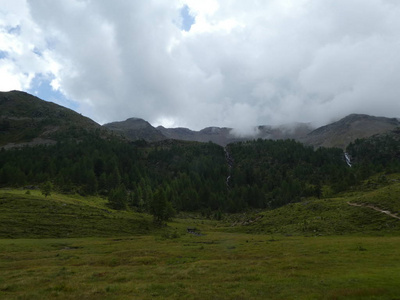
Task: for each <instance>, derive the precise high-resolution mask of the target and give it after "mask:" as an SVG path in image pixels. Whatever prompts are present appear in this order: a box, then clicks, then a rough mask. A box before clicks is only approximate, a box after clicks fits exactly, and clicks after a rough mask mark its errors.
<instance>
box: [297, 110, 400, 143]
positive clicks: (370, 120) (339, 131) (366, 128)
mask: <svg viewBox="0 0 400 300" xmlns="http://www.w3.org/2000/svg"><path fill="white" fill-rule="evenodd" d="M399 126H400V121H399V120H398V119H396V118H385V117H374V116H369V115H363V114H351V115H349V116H347V117H345V118H343V119H341V120H339V121H337V122H334V123H331V124H328V125H326V126H322V127H319V128H317V129H315V130H314V131H312V132H310V133H309V134H307V135H306V136H305V137H304V138H301V139H300V141H302V142H303V143H305V144H308V145H312V146H314V147H338V148H342V149H345V148H346V147H347V145H349V144H350V143H351V142H353V141H355V140H356V139H360V138H367V137H371V136H373V135H376V134H383V133H386V132H389V131H392V130H394V129H395V128H396V127H399Z"/></svg>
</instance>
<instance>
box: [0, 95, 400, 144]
mask: <svg viewBox="0 0 400 300" xmlns="http://www.w3.org/2000/svg"><path fill="white" fill-rule="evenodd" d="M399 126H400V121H399V120H398V119H396V118H385V117H374V116H369V115H362V114H352V115H349V116H347V117H345V118H343V119H341V120H339V121H337V122H334V123H331V124H328V125H325V126H322V127H319V128H317V129H315V130H313V128H312V127H311V126H310V125H309V124H304V123H295V124H286V125H281V126H267V125H264V126H258V127H254V128H253V131H252V134H243V133H241V132H240V131H238V130H236V129H232V128H226V127H222V128H221V127H207V128H204V129H202V130H200V131H194V130H190V129H188V128H165V127H162V126H159V127H157V128H155V127H153V126H152V125H151V124H150V123H148V122H147V121H145V120H143V119H139V118H130V119H127V120H125V121H121V122H112V123H108V124H105V125H103V126H100V125H99V124H97V123H96V122H94V121H92V120H91V119H89V118H87V117H84V116H82V115H80V114H78V113H76V112H74V111H73V110H70V109H68V108H65V107H63V106H60V105H57V104H55V103H52V102H47V101H44V100H41V99H39V98H37V97H35V96H33V95H30V94H28V93H25V92H20V91H11V92H0V147H4V148H11V147H15V146H17V145H18V146H21V145H26V144H29V145H37V144H53V143H55V142H56V141H57V140H60V139H63V138H75V139H79V137H80V136H82V135H84V134H85V133H87V132H88V131H91V130H98V131H100V132H102V134H103V136H104V135H105V136H108V132H109V130H111V131H113V132H117V133H119V134H121V135H122V136H124V137H125V138H127V139H128V140H133V141H134V140H141V139H143V140H146V141H148V142H156V141H162V140H167V139H175V140H183V141H196V142H205V143H206V142H213V143H215V144H218V145H221V146H226V145H227V144H230V143H233V142H239V141H248V140H254V139H271V140H278V139H294V140H297V141H301V142H302V143H304V144H307V145H311V146H314V147H339V148H342V149H345V148H346V147H347V145H348V144H349V143H350V142H352V141H354V140H356V139H359V138H366V137H370V136H373V135H376V134H382V133H386V132H389V131H391V130H394V129H395V128H396V127H399ZM102 128H103V129H104V130H102Z"/></svg>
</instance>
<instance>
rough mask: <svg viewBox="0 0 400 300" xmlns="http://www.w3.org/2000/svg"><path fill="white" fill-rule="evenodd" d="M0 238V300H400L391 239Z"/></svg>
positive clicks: (399, 270)
mask: <svg viewBox="0 0 400 300" xmlns="http://www.w3.org/2000/svg"><path fill="white" fill-rule="evenodd" d="M178 233H179V234H180V237H177V238H174V239H170V238H162V237H161V236H148V235H147V236H132V237H124V238H78V239H16V240H10V239H3V240H0V298H2V299H49V298H59V299H361V298H362V299H398V298H399V295H400V285H399V282H400V261H399V256H398V254H399V247H400V238H399V237H355V236H353V237H309V238H307V237H282V236H279V237H276V236H270V235H251V234H231V233H226V232H208V231H204V233H205V235H203V236H194V235H191V234H186V233H184V232H181V231H179V232H178Z"/></svg>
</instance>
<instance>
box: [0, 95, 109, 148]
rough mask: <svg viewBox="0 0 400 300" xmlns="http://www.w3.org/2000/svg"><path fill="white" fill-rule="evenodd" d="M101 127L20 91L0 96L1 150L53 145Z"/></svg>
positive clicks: (69, 111) (72, 112)
mask: <svg viewBox="0 0 400 300" xmlns="http://www.w3.org/2000/svg"><path fill="white" fill-rule="evenodd" d="M100 128H101V126H100V125H99V124H97V123H96V122H94V121H92V120H91V119H89V118H86V117H84V116H82V115H80V114H78V113H76V112H74V111H73V110H70V109H68V108H65V107H63V106H60V105H57V104H55V103H52V102H47V101H44V100H41V99H39V98H37V97H35V96H33V95H30V94H28V93H25V92H20V91H11V92H0V146H4V147H5V148H11V147H15V146H16V145H18V146H21V145H26V144H52V143H55V141H56V140H57V139H59V138H61V137H79V135H80V134H82V132H80V131H87V130H95V129H100Z"/></svg>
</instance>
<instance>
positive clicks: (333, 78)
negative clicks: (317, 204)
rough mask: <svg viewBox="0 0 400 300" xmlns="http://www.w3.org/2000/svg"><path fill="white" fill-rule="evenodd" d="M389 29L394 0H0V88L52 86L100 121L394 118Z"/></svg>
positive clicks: (395, 31) (399, 50)
mask: <svg viewBox="0 0 400 300" xmlns="http://www.w3.org/2000/svg"><path fill="white" fill-rule="evenodd" d="M183 10H185V11H184V13H183ZM185 14H186V16H189V17H191V18H189V17H188V19H185V18H184V16H185ZM188 20H189V21H188ZM190 20H191V21H190ZM187 22H190V23H191V24H188V23H187ZM399 29H400V3H398V2H397V1H393V0H371V1H361V0H327V1H317V0H284V1H283V0H279V1H278V0H270V1H255V0H254V1H232V0H204V1H195V0H177V1H156V0H149V1H123V0H115V1H105V0H97V1H89V0H68V1H67V0H60V1H50V0H34V1H33V0H30V1H25V0H15V1H6V0H0V78H1V80H0V89H1V90H11V89H22V90H26V91H29V92H34V93H37V94H38V96H41V90H42V88H43V87H44V86H46V85H47V86H50V87H51V89H52V90H53V91H57V92H58V94H57V95H62V96H63V97H64V99H67V101H70V102H71V103H73V105H74V106H75V107H76V109H77V110H78V111H79V112H81V113H83V114H85V115H87V116H89V117H91V118H93V119H94V120H96V121H97V122H100V123H105V122H110V121H116V120H123V119H127V118H129V117H140V118H143V119H145V120H148V121H149V122H150V123H152V124H153V125H158V124H162V125H168V126H186V127H190V128H192V129H201V128H203V127H207V126H211V125H213V126H226V127H234V128H240V132H243V134H245V133H246V132H247V130H250V131H251V130H252V126H253V125H259V124H273V125H274V124H282V123H290V122H314V123H315V124H316V125H322V124H324V123H328V122H329V121H331V120H334V119H338V118H340V117H343V116H345V115H347V114H350V113H367V114H373V115H384V116H388V117H398V116H399V114H400V101H399V95H400V85H399V84H398V82H399V81H400V42H399V41H400V30H399ZM39 79H40V80H39ZM47 100H52V101H56V102H57V100H58V98H57V97H56V99H47ZM59 101H61V100H59ZM64 101H65V100H64ZM61 104H63V105H65V103H61Z"/></svg>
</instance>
